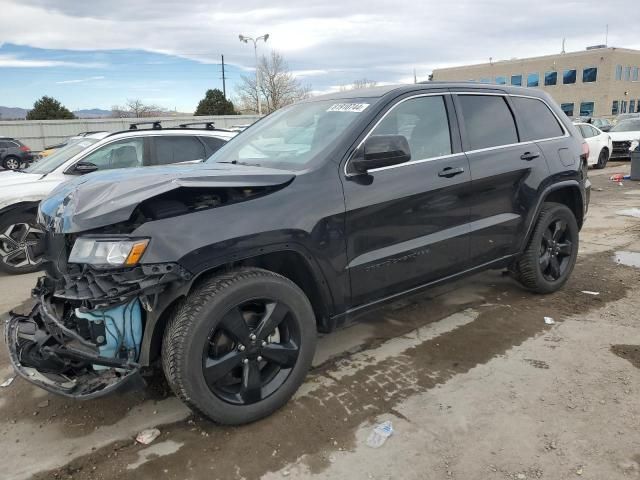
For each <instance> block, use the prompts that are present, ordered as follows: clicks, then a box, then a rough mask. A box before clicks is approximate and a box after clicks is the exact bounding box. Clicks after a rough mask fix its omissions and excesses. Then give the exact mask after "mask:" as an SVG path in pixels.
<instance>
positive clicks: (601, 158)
mask: <svg viewBox="0 0 640 480" xmlns="http://www.w3.org/2000/svg"><path fill="white" fill-rule="evenodd" d="M608 161H609V154H608V153H607V150H606V149H604V148H603V149H602V150H600V155H598V163H596V165H595V167H596V168H597V169H602V168H604V167H606V166H607V162H608Z"/></svg>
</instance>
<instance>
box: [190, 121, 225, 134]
mask: <svg viewBox="0 0 640 480" xmlns="http://www.w3.org/2000/svg"><path fill="white" fill-rule="evenodd" d="M192 125H204V127H202V129H204V130H216V131H218V132H231V131H232V130H227V129H226V128H216V125H215V123H214V122H187V123H181V124H180V125H179V127H180V128H189V127H191V126H192Z"/></svg>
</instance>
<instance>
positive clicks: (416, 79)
mask: <svg viewBox="0 0 640 480" xmlns="http://www.w3.org/2000/svg"><path fill="white" fill-rule="evenodd" d="M413 83H418V77H416V69H415V68H414V69H413Z"/></svg>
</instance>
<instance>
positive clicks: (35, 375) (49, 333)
mask: <svg viewBox="0 0 640 480" xmlns="http://www.w3.org/2000/svg"><path fill="white" fill-rule="evenodd" d="M55 315H56V313H55V311H53V310H52V309H51V308H50V305H49V304H48V301H47V300H46V299H45V298H42V299H41V300H40V301H39V302H38V303H37V304H36V306H35V307H33V309H32V310H31V312H30V313H29V314H28V315H19V314H16V313H13V312H11V313H10V318H9V319H8V320H7V322H6V325H5V342H6V344H7V347H8V349H9V357H10V359H11V363H12V364H13V367H14V368H15V370H16V372H17V373H18V374H19V375H20V376H21V377H22V378H24V379H25V380H27V381H29V382H31V383H33V384H35V385H37V386H39V387H41V388H43V389H45V390H47V391H49V392H52V393H56V394H58V395H63V396H66V397H71V398H76V399H87V400H88V399H92V398H97V397H101V396H103V395H107V394H109V393H112V392H114V391H116V390H117V391H121V390H125V389H126V390H130V389H135V388H141V387H144V385H145V382H144V380H143V379H142V376H141V375H140V367H139V365H137V364H136V363H132V362H127V361H124V360H119V359H114V358H105V357H101V356H100V355H99V351H98V350H97V349H96V350H95V351H91V349H90V348H88V347H87V345H81V344H80V342H79V341H78V339H77V338H74V337H75V336H74V335H73V332H70V331H69V332H66V331H65V327H64V326H63V325H62V323H61V319H59V318H55ZM60 327H61V328H60ZM54 330H57V331H54ZM96 366H102V367H103V369H96V368H95V367H96Z"/></svg>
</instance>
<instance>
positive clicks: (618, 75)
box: [616, 65, 622, 80]
mask: <svg viewBox="0 0 640 480" xmlns="http://www.w3.org/2000/svg"><path fill="white" fill-rule="evenodd" d="M616 80H622V65H616Z"/></svg>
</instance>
